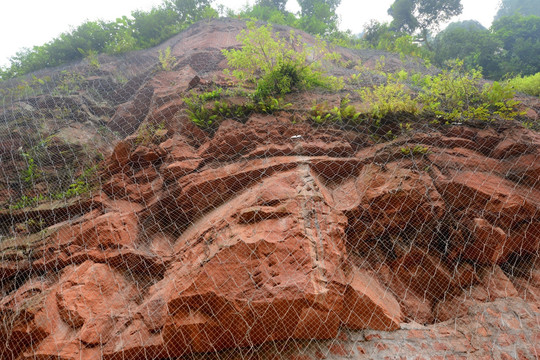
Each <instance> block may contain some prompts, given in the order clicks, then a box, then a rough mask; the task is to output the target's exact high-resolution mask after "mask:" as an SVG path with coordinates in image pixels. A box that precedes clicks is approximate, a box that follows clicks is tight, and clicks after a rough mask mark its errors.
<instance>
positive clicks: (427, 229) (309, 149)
mask: <svg viewBox="0 0 540 360" xmlns="http://www.w3.org/2000/svg"><path fill="white" fill-rule="evenodd" d="M244 27H245V24H244V22H241V21H237V20H230V19H228V20H213V21H211V22H202V23H198V24H196V25H194V26H192V27H190V28H189V29H188V30H186V31H185V32H183V33H181V34H180V35H178V36H176V37H174V38H172V39H170V40H168V41H167V42H166V43H164V44H162V45H160V46H159V47H157V48H153V49H149V50H144V51H139V52H134V53H130V54H126V55H122V56H116V57H112V56H107V55H100V56H99V58H98V59H99V63H98V64H97V65H96V63H95V62H94V63H93V64H92V63H90V62H89V61H83V62H81V63H78V64H72V65H66V66H65V67H63V68H55V69H51V70H40V71H38V72H36V73H34V74H33V75H32V76H28V77H26V78H25V79H22V80H21V79H18V80H10V81H5V82H3V83H1V84H0V91H1V92H2V108H1V110H0V119H1V123H0V161H1V164H2V166H1V176H0V204H2V210H1V211H0V254H1V262H0V295H1V300H0V317H1V319H2V322H1V323H0V358H2V359H53V358H54V359H83V358H84V359H100V358H104V359H158V358H163V359H166V358H171V359H172V358H181V357H189V358H216V359H217V358H219V359H253V358H255V359H274V358H287V359H325V358H328V359H334V358H370V359H378V358H381V359H382V358H407V359H409V358H410V359H413V358H426V359H428V358H432V359H435V358H447V359H450V358H452V359H454V358H505V359H506V358H520V359H521V358H528V359H534V358H537V357H538V356H540V348H539V347H538V344H539V343H540V338H539V334H540V331H539V329H540V308H539V306H540V272H539V270H538V256H539V244H540V212H539V208H540V180H539V179H540V158H539V156H540V135H538V132H536V131H535V130H532V129H528V128H527V127H525V126H523V125H521V124H520V123H518V122H517V121H514V122H512V121H502V122H501V121H493V122H486V121H484V122H482V123H478V122H469V123H465V124H461V123H458V121H450V122H446V123H445V121H443V120H440V119H439V118H438V117H437V116H436V115H434V116H433V117H431V118H429V119H423V118H421V117H418V116H413V115H411V114H413V113H417V112H416V110H414V111H412V110H411V111H408V112H407V111H404V110H403V111H401V110H400V111H397V112H395V113H392V114H390V115H387V116H381V117H379V118H377V117H376V116H375V118H370V119H361V115H360V114H361V113H362V111H364V112H369V111H373V108H371V107H370V104H369V103H367V102H366V101H365V98H364V99H363V98H362V94H364V95H365V93H361V90H362V89H373V88H375V87H376V86H377V85H380V84H385V83H386V82H388V81H389V80H388V79H390V77H389V76H388V74H399V73H400V71H401V75H399V76H401V77H402V78H404V75H403V74H404V73H403V72H408V73H409V75H412V74H415V73H417V74H423V75H430V74H431V75H434V74H437V73H438V71H439V70H438V69H435V68H431V67H426V66H425V65H423V63H422V62H420V61H417V60H414V59H403V58H400V57H399V55H395V54H390V53H383V52H379V51H374V50H350V49H344V48H336V49H335V51H337V52H339V53H340V55H341V57H340V60H339V62H329V63H328V64H326V65H325V66H326V69H327V71H328V73H329V74H331V75H333V76H336V77H342V78H344V79H347V80H346V81H345V83H344V87H343V88H342V89H341V90H338V91H329V90H321V89H313V90H308V91H301V92H293V93H291V94H288V95H285V96H283V97H276V98H272V99H271V100H270V101H258V100H253V97H252V96H250V95H249V94H250V91H251V90H253V89H249V88H247V89H246V88H243V87H242V86H241V85H239V84H238V83H237V82H235V81H234V79H233V78H232V77H231V76H230V75H227V74H224V73H223V69H225V68H227V59H226V58H225V56H224V55H223V53H222V50H223V49H228V50H231V49H238V48H239V45H240V44H239V40H238V39H237V35H238V34H239V32H240V31H241V30H242V29H244ZM274 30H276V31H278V32H281V33H283V34H287V33H288V31H289V29H287V28H284V27H283V28H282V27H278V26H276V27H275V29H274ZM303 39H304V41H307V42H308V43H311V44H315V43H316V40H315V39H313V38H311V37H310V36H309V35H307V34H304V35H303ZM167 49H169V50H167ZM167 53H169V55H165V54H167ZM381 56H382V58H381ZM358 64H362V69H361V70H359V68H358ZM395 76H398V75H395ZM408 79H409V80H405V79H404V80H403V81H408V82H407V84H408V86H407V89H409V90H404V88H400V87H398V88H397V91H394V93H392V94H391V96H392V98H393V99H396V98H398V99H402V100H403V99H404V98H400V96H403V94H405V93H408V92H410V93H411V94H412V95H411V96H412V98H411V99H413V100H414V99H415V97H416V96H417V95H415V94H416V93H415V91H419V89H420V86H421V85H420V84H419V83H418V82H415V81H414V79H413V78H412V76H411V77H409V78H408ZM371 99H372V100H373V99H374V98H371ZM522 100H523V103H524V104H525V105H522V106H524V107H527V106H528V108H527V110H528V111H529V114H530V112H531V111H533V112H534V111H536V113H537V111H538V109H539V107H538V102H536V103H535V102H534V101H535V99H534V98H523V99H522ZM536 100H537V99H536ZM535 104H536V105H535ZM371 105H372V104H371ZM400 106H401V105H400ZM415 106H417V105H415ZM424 106H426V105H424ZM535 106H536V107H535ZM353 110H354V111H353ZM409 110H410V109H409ZM357 114H358V115H357ZM373 114H375V113H372V115H373ZM531 116H532V115H531ZM536 116H537V115H536ZM438 119H439V120H440V121H439V120H438ZM528 121H529V122H526V124H529V127H531V126H532V125H531V124H532V123H531V122H530V121H534V118H532V120H531V118H529V120H528Z"/></svg>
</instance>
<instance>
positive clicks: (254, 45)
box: [223, 22, 342, 99]
mask: <svg viewBox="0 0 540 360" xmlns="http://www.w3.org/2000/svg"><path fill="white" fill-rule="evenodd" d="M238 40H239V41H240V42H241V43H242V49H240V50H224V51H223V54H224V55H225V57H226V58H227V61H228V64H229V67H230V68H232V69H233V71H232V75H233V76H235V77H236V78H237V79H239V80H240V81H241V82H242V83H244V84H246V83H247V84H254V85H255V87H256V91H255V94H254V97H255V98H256V99H263V98H266V97H269V96H281V95H284V94H287V93H290V92H293V91H298V90H305V89H311V88H315V87H322V88H327V89H338V88H340V87H341V86H342V83H341V82H340V81H339V80H338V79H336V78H335V77H332V76H327V75H326V74H325V73H324V71H323V69H322V63H321V61H322V60H323V59H328V60H331V59H336V58H337V55H336V54H332V53H330V52H329V51H328V50H327V49H326V45H325V44H324V43H322V42H321V43H320V44H319V45H318V46H315V47H311V48H310V47H308V46H307V45H306V44H305V43H303V42H302V38H301V37H300V36H297V35H295V33H294V32H291V33H290V34H289V37H288V38H287V39H282V38H279V37H278V36H276V35H274V34H273V32H272V27H271V26H270V25H265V26H260V27H257V25H256V24H255V23H254V22H248V24H247V30H243V31H242V32H241V33H240V35H239V36H238Z"/></svg>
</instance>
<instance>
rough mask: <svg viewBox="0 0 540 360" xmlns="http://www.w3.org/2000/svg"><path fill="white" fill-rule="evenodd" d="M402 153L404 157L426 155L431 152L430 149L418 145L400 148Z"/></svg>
mask: <svg viewBox="0 0 540 360" xmlns="http://www.w3.org/2000/svg"><path fill="white" fill-rule="evenodd" d="M400 151H401V154H402V155H403V156H416V155H426V154H427V153H428V151H429V148H428V147H427V146H422V145H416V146H414V147H410V146H404V147H402V148H400Z"/></svg>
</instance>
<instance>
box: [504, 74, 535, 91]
mask: <svg viewBox="0 0 540 360" xmlns="http://www.w3.org/2000/svg"><path fill="white" fill-rule="evenodd" d="M508 84H509V85H510V86H512V87H513V88H514V89H515V90H516V91H519V92H521V93H524V94H527V95H532V96H538V97H540V72H538V73H536V74H534V75H530V76H516V77H515V78H513V79H510V80H509V81H508Z"/></svg>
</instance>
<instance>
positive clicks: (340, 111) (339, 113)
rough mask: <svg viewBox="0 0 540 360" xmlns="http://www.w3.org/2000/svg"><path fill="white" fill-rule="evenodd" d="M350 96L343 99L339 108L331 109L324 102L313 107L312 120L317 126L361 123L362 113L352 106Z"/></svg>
mask: <svg viewBox="0 0 540 360" xmlns="http://www.w3.org/2000/svg"><path fill="white" fill-rule="evenodd" d="M349 103H350V99H349V95H348V94H347V96H345V97H344V98H343V99H341V101H340V104H339V107H337V106H335V107H333V108H330V106H328V102H327V101H325V102H322V103H319V104H315V105H313V107H312V108H311V111H310V113H309V115H310V119H311V120H312V121H314V122H315V123H317V124H324V123H335V122H353V123H354V122H360V121H361V118H360V115H361V113H360V112H358V111H357V109H356V107H354V106H353V105H350V104H349Z"/></svg>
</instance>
